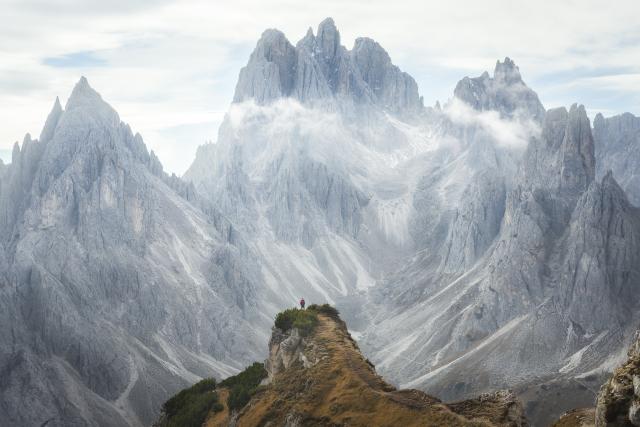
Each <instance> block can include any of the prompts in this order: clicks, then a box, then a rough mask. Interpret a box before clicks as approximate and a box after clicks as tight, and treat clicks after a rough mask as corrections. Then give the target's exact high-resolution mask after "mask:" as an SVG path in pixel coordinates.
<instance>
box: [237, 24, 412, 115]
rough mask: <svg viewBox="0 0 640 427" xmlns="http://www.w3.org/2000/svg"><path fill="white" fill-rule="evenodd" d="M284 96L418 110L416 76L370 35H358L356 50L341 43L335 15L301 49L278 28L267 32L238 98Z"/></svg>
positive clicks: (263, 101) (308, 36) (244, 72)
mask: <svg viewBox="0 0 640 427" xmlns="http://www.w3.org/2000/svg"><path fill="white" fill-rule="evenodd" d="M283 97H294V98H296V99H297V100H298V101H301V102H305V103H314V102H318V101H320V102H325V101H331V100H332V99H334V98H341V99H342V100H343V101H347V102H342V103H341V105H348V104H351V105H353V104H356V105H357V104H367V105H376V106H378V107H381V108H382V109H384V110H388V111H392V112H397V113H401V112H407V111H410V112H419V111H421V110H422V108H423V106H422V102H421V99H420V96H419V94H418V86H417V84H416V82H415V80H414V79H413V78H412V77H411V76H409V75H408V74H406V73H403V72H402V71H400V70H399V69H398V67H396V66H395V65H393V64H392V63H391V59H390V58H389V55H388V54H387V52H386V51H385V50H384V49H383V48H382V47H381V46H380V45H379V44H378V43H376V42H374V41H373V40H371V39H365V38H362V39H358V40H357V41H356V44H355V46H354V49H353V51H351V52H350V51H348V50H347V49H346V48H345V47H344V46H342V45H341V44H340V33H339V32H338V29H337V27H336V25H335V22H334V21H333V19H331V18H327V19H325V20H324V21H322V22H321V23H320V25H319V26H318V31H317V35H316V36H314V35H313V31H312V30H311V29H309V31H307V34H306V35H305V37H304V38H303V39H302V40H300V41H299V42H298V43H297V45H296V47H293V46H292V45H291V43H289V41H288V40H287V39H286V37H285V36H284V34H282V33H281V32H280V31H278V30H267V31H265V33H264V34H263V35H262V38H261V39H260V41H258V44H257V45H256V48H255V50H254V52H253V53H252V54H251V57H250V59H249V63H248V64H247V66H246V67H244V68H243V69H242V71H241V72H240V77H239V79H238V84H237V85H236V93H235V96H234V102H242V101H246V100H249V99H253V100H255V101H256V102H257V103H258V104H268V103H270V102H273V101H274V100H276V99H279V98H283Z"/></svg>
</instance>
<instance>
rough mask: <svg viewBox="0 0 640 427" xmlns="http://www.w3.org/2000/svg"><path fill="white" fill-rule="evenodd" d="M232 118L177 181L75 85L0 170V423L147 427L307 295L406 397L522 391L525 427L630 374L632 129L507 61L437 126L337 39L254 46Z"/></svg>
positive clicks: (449, 107)
mask: <svg viewBox="0 0 640 427" xmlns="http://www.w3.org/2000/svg"><path fill="white" fill-rule="evenodd" d="M234 99H235V102H234V103H233V104H232V105H231V107H230V109H229V112H228V114H227V116H226V117H225V120H224V122H223V124H222V125H221V127H220V130H219V134H218V140H217V142H216V143H215V144H208V145H205V146H203V147H201V148H200V149H199V150H198V154H197V156H196V159H195V160H194V163H193V165H192V167H191V168H190V169H189V171H188V172H187V173H186V174H185V176H184V177H183V178H178V177H175V176H168V175H166V174H165V173H164V172H163V170H162V166H161V164H160V162H159V160H158V159H157V158H156V157H155V155H154V154H153V152H148V151H147V149H146V147H145V145H144V142H143V141H142V138H141V137H140V135H137V134H134V133H133V132H132V131H131V129H130V128H129V127H128V125H126V124H124V123H122V122H121V121H120V119H119V117H118V115H117V113H116V112H115V111H114V110H113V108H111V107H110V106H109V105H108V104H107V103H106V102H104V101H103V100H102V99H101V97H100V96H99V95H98V94H97V93H96V92H95V91H94V90H93V89H91V87H90V86H89V85H88V82H87V81H86V79H81V80H80V82H79V83H78V85H77V86H76V88H75V89H74V91H73V93H72V95H71V97H70V99H69V101H68V102H67V105H66V106H65V108H64V109H63V108H62V105H61V104H60V102H59V100H57V101H56V102H55V103H54V107H53V109H52V112H51V113H50V115H49V118H48V119H47V121H46V124H45V126H44V128H43V130H42V133H41V136H40V139H39V140H33V139H32V138H31V137H30V136H27V137H25V140H24V141H23V144H22V145H21V146H19V145H16V147H15V148H14V153H13V161H12V163H11V164H10V165H3V166H2V167H0V231H2V237H1V238H0V243H1V244H0V279H2V282H1V284H2V286H0V307H1V308H2V310H1V311H0V318H1V319H2V322H3V325H7V327H6V328H4V329H3V331H2V332H0V369H1V370H2V371H3V372H8V373H9V374H7V376H6V382H5V383H4V384H3V385H2V387H3V393H2V397H0V416H2V419H4V420H9V422H11V423H13V424H15V425H31V424H42V423H45V422H48V424H47V425H49V426H51V425H53V426H55V425H132V426H136V425H144V424H147V423H148V422H150V420H152V419H154V418H155V416H156V414H157V411H158V408H159V407H160V404H161V402H162V401H163V400H164V399H166V397H167V396H168V395H170V394H171V393H173V392H174V391H175V390H177V389H179V388H180V387H183V386H184V385H186V384H188V383H193V382H195V381H196V380H197V379H199V378H201V377H203V376H211V375H213V376H215V377H217V378H219V377H226V376H229V375H232V374H234V373H236V372H237V370H238V369H240V368H241V367H242V366H244V365H246V364H247V363H249V362H250V361H251V360H255V359H256V358H258V357H259V356H260V354H262V353H263V351H264V349H265V348H266V344H267V342H268V340H269V331H268V329H267V326H265V325H268V322H265V320H267V319H271V318H272V316H273V315H275V314H276V313H277V312H278V311H280V310H281V309H282V308H283V307H287V306H290V305H291V303H292V302H293V301H298V299H299V298H300V297H302V296H304V297H305V298H307V299H308V300H315V301H323V302H325V301H326V302H329V303H334V304H335V305H337V306H338V307H339V308H340V310H341V312H342V313H343V316H344V317H345V319H346V320H347V321H348V322H349V325H350V327H351V328H353V329H352V332H353V336H355V337H358V340H359V343H360V346H362V348H363V349H364V352H365V354H366V355H367V357H369V358H370V359H372V360H373V361H374V362H375V363H376V365H377V369H378V370H379V372H380V373H381V374H383V375H384V376H385V377H386V378H389V379H390V380H391V381H393V382H394V383H397V384H403V385H409V386H410V387H411V388H421V389H424V390H427V391H429V392H430V393H433V394H436V395H439V396H441V397H443V398H445V399H447V400H459V399H463V398H466V397H471V396H477V395H480V394H482V393H485V392H489V391H491V390H496V389H501V388H505V387H513V388H514V389H515V391H516V392H517V393H518V394H519V395H520V396H523V400H524V401H525V405H526V410H527V412H528V414H529V415H531V419H532V420H533V422H534V423H536V422H537V423H544V422H545V421H548V420H550V419H551V418H549V417H553V416H555V415H557V414H560V413H562V412H564V411H565V410H566V409H568V408H570V407H575V406H576V405H579V404H581V402H583V403H584V402H589V401H590V400H591V399H592V396H591V394H590V391H589V388H594V387H597V386H598V385H599V384H600V381H602V380H603V378H604V376H605V375H606V372H608V371H610V370H611V369H613V367H614V366H615V365H616V363H617V362H618V361H619V360H621V359H622V358H623V357H624V351H625V350H626V346H627V344H628V342H629V341H630V339H631V336H632V331H633V330H634V329H635V327H636V326H637V322H638V319H637V315H636V313H637V312H638V310H637V307H638V300H637V298H636V295H637V287H638V286H640V279H639V277H638V272H637V268H636V266H637V265H638V261H639V260H638V254H639V253H640V250H639V248H638V243H639V242H638V230H639V228H638V224H639V220H638V215H639V214H638V210H637V208H635V207H634V206H633V203H634V202H633V200H634V196H633V193H634V191H635V188H636V186H635V184H634V183H635V181H634V178H633V177H634V169H633V165H634V164H635V163H633V162H634V161H635V160H634V159H635V158H636V157H637V156H636V154H637V152H636V151H635V150H634V141H636V140H635V139H634V138H635V136H636V135H635V133H634V132H635V130H634V129H635V128H636V126H635V124H634V119H633V117H632V116H630V115H625V116H623V117H622V118H614V119H604V118H601V117H598V118H596V121H595V123H594V129H593V131H592V130H591V126H590V123H589V120H588V118H587V116H586V112H585V109H584V108H583V107H579V106H577V105H576V106H573V107H571V108H570V109H569V110H566V109H563V108H561V109H554V110H549V111H545V110H544V107H543V106H542V104H541V102H540V100H539V99H538V97H537V95H536V94H535V92H534V91H533V90H531V89H530V88H528V87H527V86H526V84H525V83H524V81H523V78H522V75H521V74H520V71H519V69H518V67H517V66H516V65H515V63H514V62H513V61H512V60H510V59H509V58H506V59H505V60H504V61H498V63H497V64H496V67H495V70H494V73H493V76H490V75H489V74H488V73H486V74H483V75H481V76H480V77H477V78H465V79H463V80H462V81H461V82H460V83H459V84H458V85H457V87H456V90H455V92H454V97H453V98H452V99H451V100H450V101H449V102H447V103H445V104H444V105H443V106H442V107H440V108H426V107H423V105H422V101H421V98H420V96H419V93H418V90H417V85H416V84H415V81H414V80H413V79H412V78H411V77H410V76H408V75H407V74H406V73H404V72H402V71H401V70H399V69H398V68H397V67H396V66H395V65H393V63H392V62H391V59H390V57H389V55H388V54H387V53H386V52H385V51H384V50H383V49H382V48H381V47H380V46H379V45H378V44H377V43H376V42H374V41H372V40H370V39H366V38H361V39H358V40H357V41H356V43H355V45H354V47H353V48H352V49H351V50H348V49H347V48H345V47H344V46H342V45H341V43H340V34H339V32H338V31H337V29H336V27H335V24H334V23H333V21H332V20H325V21H324V22H323V23H321V25H320V26H319V28H318V30H317V32H316V34H313V32H312V31H311V32H309V33H308V34H307V36H305V38H303V39H302V40H301V41H300V42H299V43H297V44H296V46H293V45H292V44H291V43H290V42H288V41H287V39H286V37H285V36H284V35H283V34H282V33H280V32H278V31H277V30H268V31H267V32H265V34H264V35H263V37H262V38H261V40H260V41H259V42H258V43H257V45H256V49H255V51H254V52H253V54H252V55H251V58H250V59H249V62H248V64H247V66H246V67H245V68H244V69H243V70H242V71H241V74H240V76H239V81H238V85H237V88H236V94H235V98H234ZM621 152H622V153H624V154H623V155H620V154H619V153H621ZM623 160H624V161H623ZM607 165H610V166H607ZM608 167H610V168H611V169H612V173H607V170H606V168H608ZM618 182H621V183H622V186H620V185H618ZM628 197H629V198H630V199H631V203H630V202H629V200H628ZM282 363H283V365H286V364H287V363H288V362H285V361H284V360H283V361H282ZM303 366H304V365H303ZM547 389H552V390H556V391H557V393H560V394H559V396H563V397H564V396H566V397H567V399H569V398H570V399H571V400H564V399H559V398H556V397H553V396H556V395H552V394H550V393H546V392H545V391H546V390H547ZM149 390H152V392H149ZM418 395H420V396H422V395H421V394H420V393H417V394H415V396H418ZM415 396H414V397H415ZM417 398H419V396H418V397H417ZM23 402H29V403H30V405H28V407H29V408H30V409H29V410H28V411H26V410H24V408H25V405H23ZM450 409H451V408H450ZM545 417H547V418H545Z"/></svg>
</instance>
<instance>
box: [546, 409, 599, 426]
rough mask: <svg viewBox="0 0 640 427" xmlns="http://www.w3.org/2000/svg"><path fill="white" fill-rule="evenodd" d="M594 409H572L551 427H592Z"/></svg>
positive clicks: (593, 424) (593, 423)
mask: <svg viewBox="0 0 640 427" xmlns="http://www.w3.org/2000/svg"><path fill="white" fill-rule="evenodd" d="M595 418H596V415H595V408H583V409H573V410H572V411H569V412H567V413H566V414H564V415H563V416H562V417H560V419H559V420H558V421H556V422H555V423H553V425H552V427H594V426H595V425H596V424H595Z"/></svg>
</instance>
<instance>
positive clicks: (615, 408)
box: [596, 333, 640, 427]
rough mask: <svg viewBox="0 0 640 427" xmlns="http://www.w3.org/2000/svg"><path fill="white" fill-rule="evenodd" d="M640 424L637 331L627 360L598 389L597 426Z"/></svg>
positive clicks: (639, 363)
mask: <svg viewBox="0 0 640 427" xmlns="http://www.w3.org/2000/svg"><path fill="white" fill-rule="evenodd" d="M638 425H640V335H638V333H636V336H635V341H634V343H633V345H632V346H631V347H630V348H629V353H628V359H627V361H626V362H625V363H624V364H623V365H622V366H620V367H619V368H617V369H616V370H615V371H614V372H613V376H612V377H611V379H609V380H608V381H607V382H606V383H605V384H604V385H603V386H602V388H601V389H600V393H599V394H598V400H597V402H596V426H598V427H604V426H638Z"/></svg>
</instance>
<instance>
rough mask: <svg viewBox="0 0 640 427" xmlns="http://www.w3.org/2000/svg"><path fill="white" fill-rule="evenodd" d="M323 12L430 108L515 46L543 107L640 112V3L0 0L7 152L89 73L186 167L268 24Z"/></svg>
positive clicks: (293, 31) (308, 21)
mask: <svg viewBox="0 0 640 427" xmlns="http://www.w3.org/2000/svg"><path fill="white" fill-rule="evenodd" d="M328 16H331V17H333V18H334V20H335V22H336V25H337V26H338V29H339V30H340V33H341V35H342V42H343V44H344V45H346V46H347V48H351V46H352V45H353V41H354V39H355V38H356V37H359V36H367V37H371V38H373V39H375V40H376V41H378V42H379V43H380V44H381V45H382V46H383V47H384V48H385V49H386V50H387V51H388V52H389V54H390V56H391V58H392V60H393V62H394V63H395V64H397V65H398V66H399V67H400V68H402V69H403V70H404V71H407V72H408V73H409V74H411V75H412V76H413V77H414V78H415V79H416V81H417V82H418V85H419V88H420V93H421V94H422V95H423V96H424V99H425V104H427V105H432V104H433V103H435V101H436V100H440V101H441V102H443V101H446V100H447V99H449V98H450V97H451V96H452V94H453V89H454V87H455V85H456V83H457V81H458V80H460V79H461V78H462V77H464V76H467V75H469V76H477V75H480V74H481V73H482V72H483V71H485V70H488V71H490V72H492V71H493V67H494V65H495V61H496V60H497V59H499V58H500V59H502V58H504V57H505V56H509V57H511V58H512V59H514V61H515V62H516V64H517V65H518V66H519V67H520V71H521V73H522V75H523V78H524V80H525V82H526V83H527V84H528V85H529V86H531V87H532V88H533V89H534V90H535V91H537V92H538V95H539V96H540V98H541V100H542V102H543V104H544V105H545V107H547V108H549V107H555V106H560V105H570V104H571V103H573V102H578V103H583V104H585V106H586V107H587V109H588V111H589V112H590V114H591V115H593V114H595V112H598V111H600V112H602V113H603V114H604V115H605V116H610V115H613V114H618V113H622V112H625V111H629V112H632V113H634V114H636V115H640V24H639V17H640V2H639V1H638V0H620V1H616V0H612V1H609V2H603V1H592V0H575V1H574V0H554V1H549V0H538V1H519V0H510V1H508V0H482V1H456V0H440V1H437V2H436V1H428V0H415V1H414V0H393V1H380V0H366V1H365V0H323V1H308V2H306V1H300V0H262V1H261V0H234V1H224V2H223V1H201V0H109V1H106V0H101V1H94V0H0V123H1V124H2V125H1V126H0V157H1V158H3V159H5V161H7V159H9V158H10V150H11V147H12V145H13V143H14V142H15V141H20V142H21V141H22V138H23V137H24V134H25V133H27V132H30V133H31V134H32V136H33V137H37V136H38V135H39V134H40V131H41V129H42V126H43V124H44V120H45V118H46V116H47V114H48V112H49V110H50V109H51V106H52V105H53V101H54V99H55V97H56V95H58V96H60V100H61V101H62V104H63V106H64V104H65V102H66V100H67V97H68V96H69V94H70V92H71V89H72V88H73V85H74V84H75V83H76V82H77V81H78V80H79V78H80V76H82V75H84V76H86V77H87V78H88V79H89V83H90V84H91V85H92V86H93V87H94V88H95V89H96V90H97V91H98V92H100V93H101V94H102V97H103V98H104V99H105V100H106V101H107V102H109V103H110V104H111V105H112V106H113V107H114V108H115V109H116V110H117V111H118V112H119V113H120V117H121V118H122V120H123V121H125V122H127V123H129V124H130V125H131V127H132V129H133V130H134V131H137V132H140V133H141V134H142V136H143V138H144V140H145V142H146V144H147V146H148V147H149V148H151V149H153V150H154V151H155V152H156V153H157V154H158V157H159V158H160V160H161V161H162V163H163V165H164V167H165V170H167V171H169V172H175V173H177V174H179V175H180V174H182V173H183V172H184V171H185V170H186V168H187V167H188V166H189V164H190V163H191V161H192V160H193V157H194V155H195V150H196V148H197V146H198V145H200V144H202V143H204V142H205V141H207V140H213V141H215V139H216V136H217V128H218V125H219V124H220V122H221V120H222V117H223V115H224V113H225V112H226V110H227V109H228V107H229V104H230V102H231V99H232V96H233V90H234V88H235V83H236V79H237V76H238V72H239V71H240V68H241V67H242V66H243V65H244V64H245V63H246V62H247V59H248V57H249V54H250V53H251V51H252V50H253V47H254V46H255V43H256V41H257V40H258V38H259V37H260V34H261V33H262V32H263V31H264V30H265V29H266V28H278V29H280V30H282V31H283V32H284V33H285V34H286V35H287V37H288V38H289V40H290V41H291V42H292V43H293V44H295V43H296V42H297V41H298V40H299V39H300V38H302V37H303V36H304V34H305V32H306V31H307V29H308V28H309V27H310V26H311V27H313V29H314V32H315V29H316V28H317V25H318V23H319V22H320V21H322V19H324V18H326V17H328Z"/></svg>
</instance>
